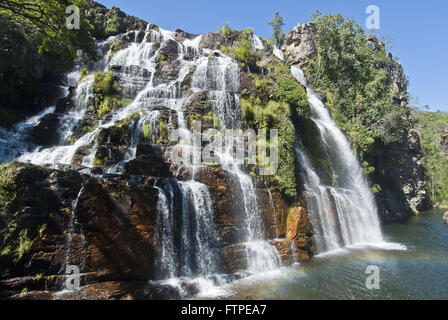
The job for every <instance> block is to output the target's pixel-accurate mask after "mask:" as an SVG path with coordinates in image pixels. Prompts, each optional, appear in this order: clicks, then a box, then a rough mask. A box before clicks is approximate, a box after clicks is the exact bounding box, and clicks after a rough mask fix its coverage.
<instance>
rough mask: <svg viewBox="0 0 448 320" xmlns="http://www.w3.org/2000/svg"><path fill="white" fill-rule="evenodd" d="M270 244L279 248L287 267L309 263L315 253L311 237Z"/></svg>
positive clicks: (274, 241) (276, 241) (271, 242)
mask: <svg viewBox="0 0 448 320" xmlns="http://www.w3.org/2000/svg"><path fill="white" fill-rule="evenodd" d="M269 243H270V244H271V245H273V246H275V247H276V248H277V250H278V252H279V254H280V258H281V259H282V263H283V265H285V266H289V265H291V264H293V263H295V262H309V261H310V260H311V257H312V256H313V253H314V248H313V241H312V238H311V237H305V238H299V239H281V240H271V241H270V242H269Z"/></svg>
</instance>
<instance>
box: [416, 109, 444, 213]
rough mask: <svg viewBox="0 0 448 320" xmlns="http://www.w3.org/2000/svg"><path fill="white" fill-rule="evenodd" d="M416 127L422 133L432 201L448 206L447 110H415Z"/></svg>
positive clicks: (424, 159) (427, 179) (423, 151)
mask: <svg viewBox="0 0 448 320" xmlns="http://www.w3.org/2000/svg"><path fill="white" fill-rule="evenodd" d="M413 115H414V117H415V127H416V129H417V130H418V131H419V132H420V133H421V146H422V154H423V163H424V166H425V169H426V181H427V185H428V194H429V197H430V199H431V203H433V204H434V205H441V206H448V184H447V183H446V177H448V153H447V152H446V151H445V150H443V147H444V145H443V137H446V136H447V134H448V131H445V130H447V129H446V128H447V127H448V126H447V124H448V114H447V113H445V112H423V111H417V110H416V111H414V112H413Z"/></svg>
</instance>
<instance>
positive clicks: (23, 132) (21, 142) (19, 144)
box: [0, 106, 55, 162]
mask: <svg viewBox="0 0 448 320" xmlns="http://www.w3.org/2000/svg"><path fill="white" fill-rule="evenodd" d="M54 110H55V107H54V106H51V107H48V108H45V109H44V110H43V111H42V112H40V113H38V114H37V115H35V116H32V117H30V118H28V119H26V120H25V121H23V122H19V123H17V124H16V125H15V126H14V127H13V128H12V129H11V130H7V129H4V128H2V127H0V146H1V147H0V162H8V161H13V160H14V159H16V158H17V157H18V156H20V155H21V154H22V153H24V152H27V151H29V150H30V149H32V148H34V147H35V146H34V145H33V144H32V143H30V142H27V139H28V138H29V133H30V131H31V130H32V129H33V128H34V127H35V126H36V125H38V124H39V123H40V121H41V120H42V118H43V117H45V116H46V115H47V114H50V113H53V112H54Z"/></svg>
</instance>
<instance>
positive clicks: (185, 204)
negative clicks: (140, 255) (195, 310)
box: [155, 179, 221, 279]
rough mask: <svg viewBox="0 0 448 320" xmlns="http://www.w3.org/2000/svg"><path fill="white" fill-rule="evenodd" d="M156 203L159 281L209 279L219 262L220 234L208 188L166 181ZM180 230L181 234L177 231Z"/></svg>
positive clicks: (190, 183)
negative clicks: (214, 219)
mask: <svg viewBox="0 0 448 320" xmlns="http://www.w3.org/2000/svg"><path fill="white" fill-rule="evenodd" d="M155 188H156V189H157V190H158V191H159V200H158V203H157V226H156V229H157V235H156V242H157V247H158V248H159V249H160V259H159V262H158V264H159V265H158V269H159V272H160V278H162V279H169V278H178V277H188V278H194V277H203V278H211V277H213V276H214V275H216V274H217V273H218V272H219V266H220V262H221V258H220V251H219V235H218V233H217V231H216V229H215V224H214V221H213V215H212V213H213V208H212V207H213V205H212V201H211V198H210V194H209V191H208V188H207V187H206V186H205V185H204V184H201V183H199V182H196V181H185V182H179V183H177V182H176V181H175V180H170V179H165V180H164V186H163V187H159V186H156V187H155ZM179 230H180V232H179Z"/></svg>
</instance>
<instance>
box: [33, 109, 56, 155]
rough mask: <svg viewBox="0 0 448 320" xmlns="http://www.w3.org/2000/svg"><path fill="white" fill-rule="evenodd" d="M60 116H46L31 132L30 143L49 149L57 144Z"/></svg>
mask: <svg viewBox="0 0 448 320" xmlns="http://www.w3.org/2000/svg"><path fill="white" fill-rule="evenodd" d="M59 122H60V116H59V115H58V114H56V113H50V114H47V115H46V116H45V117H43V118H42V120H41V121H40V123H39V124H38V125H37V126H36V127H34V128H33V131H32V132H31V141H32V142H33V143H35V144H39V145H42V146H45V147H51V146H54V145H57V144H58V143H59V135H58V128H59Z"/></svg>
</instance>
